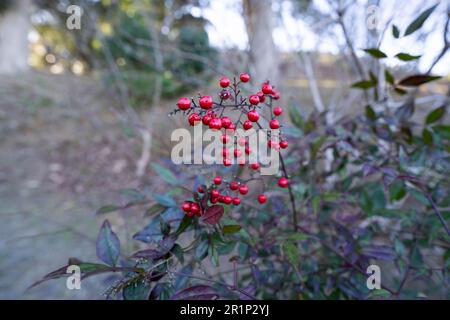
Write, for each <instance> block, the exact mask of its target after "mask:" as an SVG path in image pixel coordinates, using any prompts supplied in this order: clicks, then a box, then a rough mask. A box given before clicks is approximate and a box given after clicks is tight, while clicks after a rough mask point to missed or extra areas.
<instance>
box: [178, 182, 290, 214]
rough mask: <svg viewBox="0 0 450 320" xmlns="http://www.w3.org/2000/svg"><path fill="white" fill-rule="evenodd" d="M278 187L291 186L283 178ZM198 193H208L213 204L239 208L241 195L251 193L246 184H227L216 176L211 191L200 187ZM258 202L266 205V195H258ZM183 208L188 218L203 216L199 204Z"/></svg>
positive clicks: (190, 203)
mask: <svg viewBox="0 0 450 320" xmlns="http://www.w3.org/2000/svg"><path fill="white" fill-rule="evenodd" d="M221 185H224V187H222V190H219V188H220V186H221ZM278 185H279V186H280V187H282V188H286V187H287V186H288V185H289V181H288V179H286V178H285V177H282V178H280V179H279V180H278ZM197 192H198V193H199V194H204V193H205V192H207V193H208V194H209V197H208V198H209V202H210V203H211V204H216V203H222V204H226V205H231V204H233V205H235V206H238V205H240V204H241V198H240V197H239V195H243V196H244V195H246V194H247V193H248V192H249V188H248V186H247V185H246V184H245V183H244V182H242V183H240V182H238V181H230V182H226V181H223V179H222V177H221V176H216V177H215V178H214V179H213V185H212V186H211V187H210V189H207V190H205V186H199V187H198V188H197ZM221 192H222V193H221ZM231 192H233V194H234V196H232V195H230V193H231ZM257 200H258V202H259V203H260V204H264V203H266V202H267V196H266V195H265V194H264V193H261V194H259V195H258V197H257ZM181 208H182V210H183V211H184V212H185V213H186V215H187V216H188V217H193V216H201V215H202V209H201V205H200V204H199V203H197V202H193V201H185V202H184V203H183V205H182V207H181Z"/></svg>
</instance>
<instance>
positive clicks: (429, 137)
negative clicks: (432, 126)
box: [422, 128, 433, 145]
mask: <svg viewBox="0 0 450 320" xmlns="http://www.w3.org/2000/svg"><path fill="white" fill-rule="evenodd" d="M422 139H423V142H425V144H428V145H432V144H433V134H432V133H431V131H430V130H428V129H427V128H425V129H423V131H422Z"/></svg>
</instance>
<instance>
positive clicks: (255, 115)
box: [247, 110, 259, 122]
mask: <svg viewBox="0 0 450 320" xmlns="http://www.w3.org/2000/svg"><path fill="white" fill-rule="evenodd" d="M247 117H248V120H250V121H252V122H256V121H258V120H259V114H258V111H256V110H251V111H249V112H248V113H247Z"/></svg>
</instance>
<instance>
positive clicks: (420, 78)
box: [398, 74, 441, 87]
mask: <svg viewBox="0 0 450 320" xmlns="http://www.w3.org/2000/svg"><path fill="white" fill-rule="evenodd" d="M440 78H441V77H439V76H429V75H425V74H417V75H414V76H409V77H406V78H404V79H402V80H400V82H399V83H398V84H399V85H401V86H405V87H417V86H420V85H421V84H424V83H427V82H431V81H434V80H437V79H440Z"/></svg>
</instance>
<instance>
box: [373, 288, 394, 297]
mask: <svg viewBox="0 0 450 320" xmlns="http://www.w3.org/2000/svg"><path fill="white" fill-rule="evenodd" d="M390 296H391V293H390V292H389V291H387V290H385V289H375V290H373V291H371V292H370V293H369V298H389V297H390Z"/></svg>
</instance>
